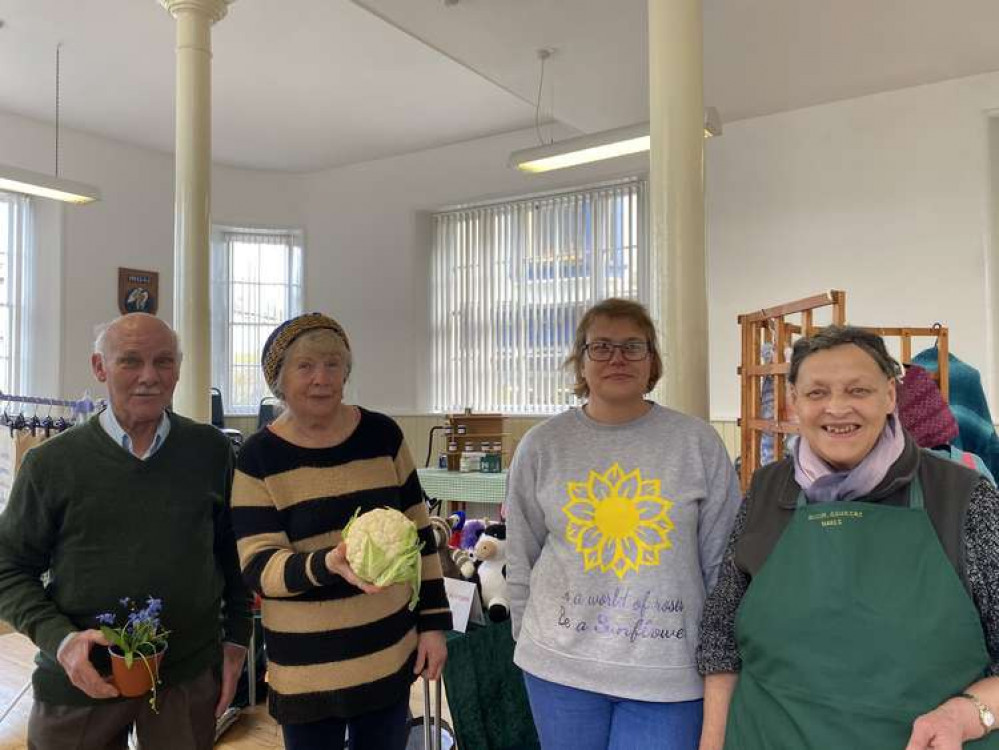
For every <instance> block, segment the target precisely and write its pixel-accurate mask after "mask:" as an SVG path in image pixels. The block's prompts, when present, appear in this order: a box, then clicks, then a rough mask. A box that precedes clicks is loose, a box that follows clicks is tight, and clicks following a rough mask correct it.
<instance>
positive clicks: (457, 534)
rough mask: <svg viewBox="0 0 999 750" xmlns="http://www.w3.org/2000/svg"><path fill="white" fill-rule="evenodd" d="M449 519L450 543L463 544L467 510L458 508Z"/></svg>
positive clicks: (453, 544) (452, 544) (454, 545)
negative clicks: (462, 533) (462, 531)
mask: <svg viewBox="0 0 999 750" xmlns="http://www.w3.org/2000/svg"><path fill="white" fill-rule="evenodd" d="M447 520H448V521H450V523H451V538H450V539H449V540H448V545H449V546H451V547H460V546H461V530H462V529H464V528H465V511H463V510H456V511H455V512H454V513H452V514H451V515H450V516H448V517H447Z"/></svg>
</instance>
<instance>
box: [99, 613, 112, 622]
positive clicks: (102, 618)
mask: <svg viewBox="0 0 999 750" xmlns="http://www.w3.org/2000/svg"><path fill="white" fill-rule="evenodd" d="M97 622H99V623H100V624H101V625H114V615H113V614H111V613H110V612H103V613H101V614H99V615H97Z"/></svg>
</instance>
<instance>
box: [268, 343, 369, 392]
mask: <svg viewBox="0 0 999 750" xmlns="http://www.w3.org/2000/svg"><path fill="white" fill-rule="evenodd" d="M303 346H307V347H309V348H310V349H312V350H313V351H318V352H319V353H320V354H339V355H341V356H342V357H343V358H344V361H345V363H346V365H347V377H348V378H349V377H350V371H351V369H352V368H353V367H354V355H353V353H351V351H350V348H349V347H348V346H347V344H346V343H344V340H343V339H342V338H340V336H338V335H337V333H336V331H334V330H333V329H332V328H314V329H312V330H311V331H306V332H305V333H303V334H302V335H301V336H299V337H298V338H296V339H295V340H294V341H292V342H291V345H290V346H289V347H288V351H287V352H285V356H284V358H283V359H282V360H281V369H280V370H278V376H277V383H276V385H277V388H276V389H273V388H272V389H271V390H274V391H275V393H274V396H275V397H276V398H278V399H280V400H281V401H284V388H283V386H282V385H281V384H282V383H283V382H284V368H285V365H287V364H288V360H289V359H291V354H292V353H293V352H295V351H297V350H298V349H299V348H300V347H303Z"/></svg>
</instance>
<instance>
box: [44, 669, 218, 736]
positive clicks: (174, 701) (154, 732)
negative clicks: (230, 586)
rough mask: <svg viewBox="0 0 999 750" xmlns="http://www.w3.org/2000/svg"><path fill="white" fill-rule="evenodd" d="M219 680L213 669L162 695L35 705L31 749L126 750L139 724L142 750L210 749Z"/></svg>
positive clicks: (167, 690)
mask: <svg viewBox="0 0 999 750" xmlns="http://www.w3.org/2000/svg"><path fill="white" fill-rule="evenodd" d="M218 699H219V681H218V678H217V677H216V676H215V672H214V670H212V669H206V670H205V671H204V672H202V673H201V674H200V675H198V676H197V677H195V678H193V679H191V680H188V681H187V682H182V683H181V684H179V685H174V686H172V687H168V688H164V689H161V690H160V691H159V697H158V698H157V700H156V707H157V709H159V713H153V710H152V708H150V706H149V699H148V698H147V697H143V698H129V699H128V700H124V701H115V702H113V703H103V704H98V705H95V706H58V705H54V704H51V703H43V702H41V701H35V704H34V706H32V708H31V716H30V717H29V718H28V750H125V749H126V748H127V747H128V734H129V732H130V731H131V729H132V725H133V724H134V725H135V728H136V733H137V735H138V738H139V747H140V748H141V749H142V750H211V748H212V746H213V745H214V744H215V704H216V703H218Z"/></svg>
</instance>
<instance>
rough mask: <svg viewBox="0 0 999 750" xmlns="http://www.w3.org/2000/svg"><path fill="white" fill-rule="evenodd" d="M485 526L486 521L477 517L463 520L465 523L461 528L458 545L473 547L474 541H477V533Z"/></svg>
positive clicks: (466, 547)
mask: <svg viewBox="0 0 999 750" xmlns="http://www.w3.org/2000/svg"><path fill="white" fill-rule="evenodd" d="M485 528H486V522H485V521H482V520H480V519H478V518H470V519H468V520H467V521H465V525H464V527H463V528H462V530H461V544H460V545H459V546H460V547H461V548H462V549H467V550H471V549H474V548H475V543H476V542H478V541H479V535H480V534H481V533H482V532H483V530H485Z"/></svg>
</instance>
